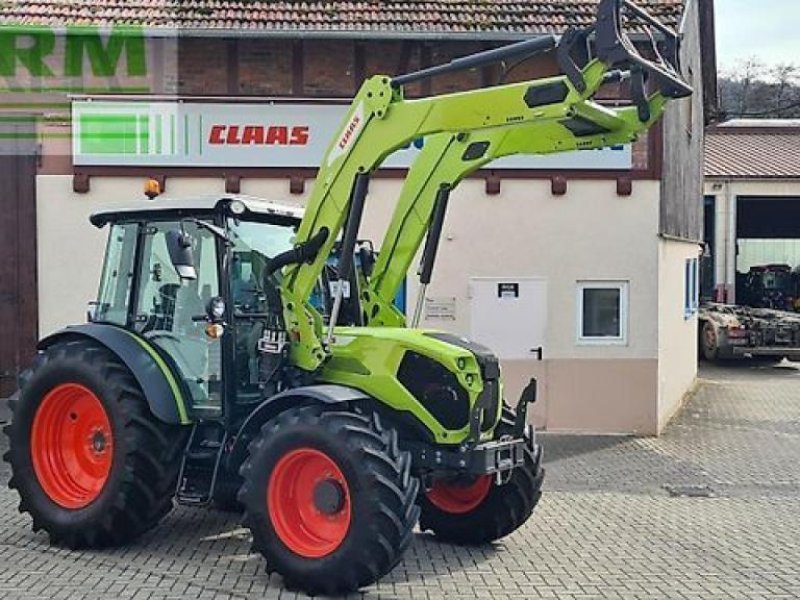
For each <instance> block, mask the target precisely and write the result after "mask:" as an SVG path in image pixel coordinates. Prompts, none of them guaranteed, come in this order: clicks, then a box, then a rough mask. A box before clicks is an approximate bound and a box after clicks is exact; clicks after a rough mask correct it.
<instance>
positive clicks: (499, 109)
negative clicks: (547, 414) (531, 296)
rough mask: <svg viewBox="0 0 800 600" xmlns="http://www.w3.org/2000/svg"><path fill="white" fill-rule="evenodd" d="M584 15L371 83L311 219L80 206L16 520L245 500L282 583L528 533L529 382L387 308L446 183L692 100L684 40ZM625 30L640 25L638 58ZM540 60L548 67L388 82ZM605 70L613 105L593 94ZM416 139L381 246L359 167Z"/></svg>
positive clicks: (626, 6) (259, 206)
mask: <svg viewBox="0 0 800 600" xmlns="http://www.w3.org/2000/svg"><path fill="white" fill-rule="evenodd" d="M597 10H598V15H597V22H596V24H595V26H593V27H591V28H589V29H584V30H580V29H572V30H570V31H568V32H566V33H565V34H564V35H563V36H561V37H559V38H556V37H555V36H540V37H536V38H535V39H531V40H525V41H522V42H519V43H516V44H512V45H509V46H505V47H501V48H496V49H492V50H488V51H485V52H482V53H479V54H475V55H471V56H467V57H463V58H460V59H456V60H454V61H452V62H451V63H448V64H444V65H440V66H435V67H431V68H428V69H424V70H422V71H418V72H414V73H410V74H406V75H401V76H398V77H394V78H393V77H389V76H376V77H372V78H370V79H368V80H367V81H366V82H365V83H364V84H363V86H362V88H361V89H360V91H359V92H358V94H357V96H356V97H355V99H354V101H353V103H352V105H351V107H350V109H349V111H348V113H347V115H346V117H345V118H344V120H343V122H342V125H341V128H340V130H339V132H338V134H337V135H336V136H335V138H334V139H333V140H332V141H331V143H330V146H329V148H328V150H327V153H326V154H325V156H324V159H323V161H322V163H321V164H320V168H319V174H318V177H317V179H316V183H315V185H314V188H313V193H312V194H311V197H310V199H309V201H308V203H307V206H306V207H305V209H304V210H301V209H299V208H295V207H292V206H290V205H288V204H281V203H279V202H268V201H263V200H257V199H253V198H248V197H243V196H229V195H221V196H215V197H204V198H186V199H182V200H168V199H166V198H156V199H155V200H152V201H146V200H140V201H137V202H135V203H134V204H133V205H131V206H130V207H127V208H115V209H113V210H108V211H104V212H100V213H97V214H94V215H93V216H92V217H91V222H92V224H94V225H95V226H97V227H108V228H109V238H108V245H107V251H106V256H105V265H104V268H103V272H102V279H101V282H100V289H99V294H98V297H97V301H96V302H95V303H93V305H92V306H91V307H90V315H89V319H88V323H86V324H83V325H78V326H72V327H67V328H66V329H64V330H62V331H59V332H57V333H55V334H53V335H50V336H48V337H46V338H45V339H43V340H41V342H40V343H39V346H38V352H37V354H36V356H35V358H34V359H33V363H32V366H31V368H30V369H29V370H27V371H26V372H25V373H23V374H22V375H21V376H20V389H19V392H18V393H17V394H16V395H15V397H14V398H13V399H12V400H11V402H10V407H11V410H12V413H13V416H12V420H11V424H10V425H9V426H8V427H7V428H6V433H7V435H8V436H9V438H10V450H9V452H8V453H7V454H6V460H8V461H9V462H10V463H11V467H12V477H11V479H10V482H9V485H10V486H11V487H12V488H14V489H16V490H17V492H18V493H19V496H20V499H21V502H20V509H21V510H22V511H25V512H27V513H29V514H30V516H31V518H32V521H33V529H34V530H35V531H36V530H41V529H43V530H44V531H46V532H47V533H48V534H49V537H50V540H51V542H52V543H54V544H61V545H65V546H67V547H70V548H95V547H102V546H107V545H114V544H123V543H126V542H129V541H130V540H132V539H134V538H136V537H137V536H139V535H140V534H142V533H143V532H145V531H147V530H149V529H151V528H152V527H154V526H155V525H156V524H157V523H158V522H159V521H160V520H161V519H162V518H163V517H164V516H165V515H166V514H167V513H168V512H169V511H170V509H171V508H172V506H173V502H174V501H175V500H177V502H179V503H181V504H184V505H192V506H205V505H209V504H214V503H216V504H217V505H218V506H222V507H228V508H234V509H239V510H241V511H242V513H243V519H244V524H245V526H246V527H247V528H248V529H249V530H250V532H251V533H252V539H253V548H254V550H255V551H257V552H260V553H261V554H262V555H263V556H264V558H265V559H266V565H267V569H268V570H269V571H270V572H277V573H279V574H280V575H281V576H282V577H283V580H284V582H285V584H286V585H288V586H292V587H295V588H299V589H302V590H304V591H306V592H308V593H312V594H319V593H328V594H333V593H343V592H348V591H352V590H356V589H358V588H360V587H362V586H366V585H369V584H371V583H373V582H375V581H376V580H378V579H379V578H380V577H382V576H383V575H385V574H386V573H388V572H389V571H390V570H391V569H392V568H393V567H394V566H395V565H397V564H398V562H399V561H400V560H401V558H402V556H403V552H404V550H405V549H406V548H407V546H408V545H409V543H410V541H411V539H412V533H413V530H414V528H415V526H416V525H417V524H419V527H420V529H421V530H423V531H430V532H432V533H433V534H434V535H436V536H437V537H438V538H440V539H441V540H443V541H447V542H454V543H458V544H483V543H488V542H492V541H493V540H497V539H499V538H502V537H504V536H506V535H508V534H510V533H512V532H513V531H515V530H516V529H518V528H519V527H520V526H522V525H523V524H524V523H525V522H526V521H527V519H528V518H529V517H530V516H531V513H532V512H533V510H534V507H535V506H536V504H537V501H538V500H539V498H540V495H541V486H542V480H543V475H544V471H543V469H542V449H541V447H540V445H539V444H538V443H537V441H536V438H535V434H534V431H533V428H532V427H531V426H530V425H529V424H528V422H527V416H526V415H527V408H528V406H529V405H530V403H531V402H532V401H533V400H534V399H535V396H536V383H535V381H533V380H532V381H531V383H530V385H528V386H527V387H526V388H525V390H524V391H523V393H522V397H521V398H520V399H519V400H518V401H517V402H508V403H507V402H506V400H505V398H504V394H503V386H502V382H501V370H500V364H499V361H498V359H497V357H496V356H495V355H494V354H493V353H492V351H491V350H489V349H488V348H485V347H483V346H481V345H479V344H476V343H473V342H471V341H469V340H466V339H464V338H461V337H459V336H456V335H452V334H450V333H445V332H440V331H429V330H424V329H420V328H418V324H419V314H420V310H419V306H420V302H417V309H416V310H414V311H413V315H412V316H411V317H410V318H406V316H405V315H404V314H403V312H402V311H400V310H399V309H398V308H397V307H396V305H395V303H394V299H395V297H396V296H397V292H398V289H399V288H400V286H401V285H403V281H404V278H405V277H406V276H407V274H408V273H409V270H410V269H411V270H412V271H413V265H412V262H413V261H414V257H415V256H416V255H417V252H418V250H420V249H421V248H422V251H421V256H422V259H421V263H420V266H419V270H418V275H419V280H420V288H421V292H420V298H422V296H423V295H424V293H425V287H426V286H427V285H428V283H429V282H430V281H431V278H432V272H433V267H434V263H435V257H436V249H437V246H438V242H439V238H440V235H441V232H442V227H443V223H444V220H445V217H446V210H447V205H448V201H449V198H450V194H451V192H452V190H453V189H454V188H455V187H456V186H457V185H458V184H459V182H460V181H461V180H462V179H463V178H464V177H466V176H467V175H469V174H470V173H472V172H474V171H475V170H476V169H479V168H480V167H482V166H484V165H486V164H488V163H489V162H491V161H492V160H495V159H497V158H500V157H503V156H510V155H514V154H549V153H556V152H565V151H573V150H592V149H597V148H603V147H608V146H614V145H619V144H628V143H631V142H633V141H634V140H635V139H636V138H637V136H638V135H639V134H641V133H642V132H644V131H646V130H647V129H648V128H649V127H650V126H651V125H652V124H653V123H654V122H655V121H656V120H657V119H659V118H660V116H661V115H662V114H663V112H664V110H665V108H666V106H667V104H668V102H669V101H670V100H672V99H676V98H683V97H685V96H688V95H689V94H690V93H691V88H690V87H689V86H688V85H687V84H686V83H685V82H684V81H683V79H682V78H681V76H680V71H679V65H678V45H679V36H678V35H676V34H675V33H674V32H673V31H672V30H671V29H669V28H668V27H666V26H664V25H663V24H661V23H660V22H658V21H656V20H655V19H653V18H652V17H651V16H650V15H649V14H648V13H646V12H645V11H643V10H642V9H640V8H639V7H637V6H636V5H635V4H633V3H632V2H628V1H624V0H602V1H601V2H600V3H599V4H598V9H597ZM634 21H635V22H637V23H638V25H637V31H639V32H642V31H648V30H649V31H650V32H651V36H650V37H649V38H648V37H647V36H642V37H641V38H640V39H642V40H648V39H649V40H650V41H649V42H648V43H645V44H643V45H642V44H640V45H639V46H638V47H637V46H635V45H634V44H633V43H632V42H631V40H630V37H629V36H628V35H627V34H626V31H628V28H627V27H628V23H632V22H634ZM547 51H551V52H553V53H555V56H556V57H557V60H558V64H559V65H560V67H561V71H562V73H563V74H562V75H559V76H555V77H549V78H545V79H540V80H533V81H524V82H519V83H506V84H499V85H496V86H491V87H485V88H481V89H475V90H471V91H466V92H459V93H452V94H446V95H439V96H432V97H422V98H416V99H407V98H406V97H405V95H404V87H405V86H406V85H408V84H411V83H414V82H418V81H421V80H423V79H425V78H429V77H435V76H438V75H442V74H445V73H451V72H454V71H458V70H462V69H474V68H478V67H482V66H484V65H487V64H489V63H493V62H497V61H507V60H512V59H513V60H524V59H526V58H528V57H530V56H532V55H535V54H538V53H541V52H547ZM622 82H624V83H625V85H626V86H627V88H626V89H630V98H631V102H630V104H629V105H627V106H609V105H603V104H600V103H598V102H596V101H595V100H594V97H595V95H596V94H597V92H598V90H600V88H601V87H603V86H604V85H607V84H619V83H622ZM422 139H424V146H423V148H422V150H421V152H420V153H419V155H418V157H417V158H416V160H415V161H414V163H413V165H412V166H411V168H410V169H409V171H408V174H407V176H406V179H405V181H404V185H403V188H402V191H401V194H400V198H399V200H398V202H397V204H396V205H395V208H394V213H393V217H392V219H391V223H390V225H389V227H388V229H387V231H386V233H385V237H384V239H383V240H382V242H381V244H380V245H379V246H377V247H378V248H379V252H375V251H373V249H372V247H371V245H370V244H367V243H364V242H363V240H360V239H359V237H358V233H359V225H360V220H361V216H362V212H363V209H364V204H365V198H366V196H367V188H368V182H369V177H370V175H371V174H372V173H374V172H375V171H376V170H377V169H378V168H379V167H380V165H381V163H382V161H383V160H384V159H385V158H386V157H388V156H389V155H390V154H391V153H392V152H394V151H396V150H398V149H401V148H404V147H406V146H408V145H409V144H411V143H413V142H414V141H416V140H422ZM376 201H380V199H376ZM320 282H322V284H320ZM512 404H515V408H512Z"/></svg>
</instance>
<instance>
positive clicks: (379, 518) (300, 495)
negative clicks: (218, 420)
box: [239, 406, 419, 594]
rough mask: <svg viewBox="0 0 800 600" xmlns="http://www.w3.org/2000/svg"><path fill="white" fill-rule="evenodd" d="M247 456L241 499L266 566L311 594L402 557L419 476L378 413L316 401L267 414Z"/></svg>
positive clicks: (362, 579)
mask: <svg viewBox="0 0 800 600" xmlns="http://www.w3.org/2000/svg"><path fill="white" fill-rule="evenodd" d="M249 454H250V455H249V457H248V458H247V460H246V461H245V463H244V464H243V465H242V469H241V473H242V477H243V478H244V486H243V487H242V490H241V491H240V493H239V501H240V502H241V503H242V504H243V505H244V510H245V517H244V522H245V525H246V526H247V527H249V528H250V530H251V531H252V533H253V547H254V548H255V549H256V550H258V551H259V552H261V554H262V555H263V556H264V557H265V558H266V560H267V570H268V571H269V572H277V573H279V574H281V575H282V576H283V578H284V580H285V581H286V584H287V585H288V586H289V587H294V588H299V589H302V590H304V591H306V592H308V593H310V594H340V593H344V592H349V591H354V590H357V589H358V588H360V587H362V586H365V585H369V584H370V583H373V582H374V581H376V580H377V579H379V578H380V577H382V576H383V575H385V574H386V573H388V572H389V571H390V570H391V569H392V568H393V567H394V566H395V565H396V564H397V563H398V562H399V561H400V559H401V558H402V555H403V552H404V551H405V549H406V547H407V546H408V544H409V543H410V541H411V538H412V531H413V528H414V525H415V524H416V522H417V518H418V516H419V508H418V507H417V506H416V505H415V504H414V500H415V498H416V496H417V493H418V491H419V482H418V481H417V480H416V479H415V478H413V477H412V476H411V474H410V467H411V459H410V456H409V455H408V454H407V453H405V452H401V451H400V450H399V448H398V446H397V434H396V433H395V432H394V430H391V429H387V428H384V427H383V426H382V425H381V423H380V421H379V419H378V418H377V416H375V415H363V414H357V413H354V412H347V411H343V410H331V409H325V408H323V407H319V406H305V407H299V408H294V409H290V410H287V411H285V412H284V413H281V414H280V415H279V416H278V417H276V418H275V419H273V420H271V421H269V422H267V423H266V424H265V425H264V426H263V427H262V429H261V433H260V435H259V436H258V437H257V438H255V439H254V440H253V442H252V443H251V444H250V447H249Z"/></svg>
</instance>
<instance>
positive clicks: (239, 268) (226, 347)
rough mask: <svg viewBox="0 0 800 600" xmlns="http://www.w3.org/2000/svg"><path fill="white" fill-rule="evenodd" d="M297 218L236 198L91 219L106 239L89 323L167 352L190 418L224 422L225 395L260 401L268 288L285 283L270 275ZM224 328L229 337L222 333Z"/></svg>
mask: <svg viewBox="0 0 800 600" xmlns="http://www.w3.org/2000/svg"><path fill="white" fill-rule="evenodd" d="M301 218H302V209H301V208H298V207H293V206H290V205H284V204H278V203H274V202H268V201H265V200H260V199H256V198H251V197H246V196H234V195H231V196H227V195H226V196H223V197H222V198H220V197H219V196H209V197H205V198H196V199H182V200H180V201H177V200H170V199H167V198H159V199H157V200H151V201H144V202H138V203H136V204H133V205H131V206H130V207H124V208H114V209H113V210H108V211H104V212H100V213H97V214H94V215H92V217H91V221H92V223H93V224H94V225H95V226H97V227H103V226H105V225H110V232H109V241H108V246H107V250H106V257H105V263H104V266H103V272H102V277H101V281H100V289H99V292H98V297H97V301H96V302H93V303H91V306H90V310H89V320H90V321H92V322H94V323H110V324H114V325H118V326H120V327H123V328H126V329H128V330H130V331H133V332H134V333H136V334H138V335H140V336H141V337H143V338H145V339H146V340H148V341H150V342H152V344H153V345H155V346H156V347H157V348H158V349H159V350H161V351H162V352H161V354H162V356H163V357H165V358H164V359H165V360H168V361H170V362H172V363H174V364H172V365H170V366H172V367H173V368H174V370H175V372H177V373H179V374H180V380H181V381H180V382H179V385H180V387H182V388H183V392H184V397H185V398H186V399H187V400H188V406H187V411H188V412H189V413H191V414H193V415H196V416H203V417H207V418H208V417H214V416H221V415H222V413H223V397H225V395H226V394H227V395H229V396H230V397H231V398H233V399H235V404H239V405H247V404H251V403H255V402H257V401H259V400H260V399H261V398H262V395H261V390H260V389H259V369H260V368H261V367H260V364H259V350H258V348H259V341H260V340H261V339H262V337H263V333H264V328H265V326H266V325H267V324H268V321H269V318H270V317H274V316H275V315H274V314H272V313H273V312H274V311H273V310H272V309H271V308H270V306H269V301H270V298H271V297H274V295H275V290H273V289H267V288H268V287H269V286H270V284H272V285H275V286H277V284H278V283H279V281H278V278H279V277H280V273H279V272H278V273H275V274H273V275H272V276H271V277H269V278H265V276H264V272H265V268H266V265H267V264H268V263H269V261H270V260H271V259H272V258H273V257H275V256H276V255H278V254H280V253H282V252H285V251H286V250H289V249H291V248H292V242H293V238H294V235H295V233H296V229H297V226H298V224H299V222H300V219H301ZM278 310H279V309H278ZM228 328H231V330H232V335H230V336H223V333H224V332H225V330H226V329H228ZM228 358H230V360H228ZM223 382H224V383H223Z"/></svg>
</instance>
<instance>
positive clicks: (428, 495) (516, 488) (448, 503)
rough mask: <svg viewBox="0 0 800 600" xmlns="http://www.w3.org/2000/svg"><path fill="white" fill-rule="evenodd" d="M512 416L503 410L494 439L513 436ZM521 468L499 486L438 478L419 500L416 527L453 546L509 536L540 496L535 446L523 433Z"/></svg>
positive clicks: (486, 479) (485, 480)
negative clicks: (523, 449)
mask: <svg viewBox="0 0 800 600" xmlns="http://www.w3.org/2000/svg"><path fill="white" fill-rule="evenodd" d="M513 423H514V413H513V412H511V410H510V409H507V408H504V409H503V419H502V421H501V422H500V424H499V425H498V426H497V433H496V437H498V438H499V437H502V436H504V435H510V434H512V433H513V429H514V427H513ZM525 441H526V446H525V464H524V465H523V466H521V467H518V468H516V469H514V470H513V471H512V472H511V474H510V477H509V479H508V481H507V482H506V483H504V484H503V485H498V484H497V482H496V480H495V478H494V477H493V476H491V475H483V476H480V477H474V478H471V479H463V478H455V479H438V480H435V481H434V483H433V486H432V487H431V489H430V490H428V491H427V492H425V494H423V495H422V496H421V498H420V505H421V507H422V514H421V515H420V529H422V530H423V531H427V530H429V531H432V532H433V533H434V535H436V537H437V538H439V539H441V540H442V541H445V542H453V543H456V544H465V545H472V544H484V543H487V542H491V541H494V540H497V539H500V538H502V537H505V536H507V535H509V534H510V533H512V532H514V531H516V530H517V529H518V528H519V527H521V526H522V524H523V523H525V521H527V520H528V518H529V517H530V516H531V514H532V513H533V509H534V508H535V507H536V504H537V503H538V502H539V498H540V497H541V494H542V492H541V487H542V480H543V478H544V469H542V467H541V458H542V456H541V454H542V450H541V447H540V446H537V445H535V444H534V442H533V436H532V435H531V433H530V432H526V434H525Z"/></svg>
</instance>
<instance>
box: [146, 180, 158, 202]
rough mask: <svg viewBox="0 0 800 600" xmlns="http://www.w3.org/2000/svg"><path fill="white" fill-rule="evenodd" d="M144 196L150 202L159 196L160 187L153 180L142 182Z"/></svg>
mask: <svg viewBox="0 0 800 600" xmlns="http://www.w3.org/2000/svg"><path fill="white" fill-rule="evenodd" d="M144 195H145V196H147V197H148V198H150V199H151V200H152V199H153V198H155V197H156V196H160V195H161V185H160V184H159V183H158V181H156V180H155V179H152V178H150V179H148V180H147V181H145V182H144Z"/></svg>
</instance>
